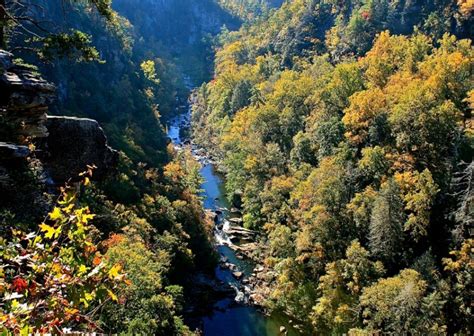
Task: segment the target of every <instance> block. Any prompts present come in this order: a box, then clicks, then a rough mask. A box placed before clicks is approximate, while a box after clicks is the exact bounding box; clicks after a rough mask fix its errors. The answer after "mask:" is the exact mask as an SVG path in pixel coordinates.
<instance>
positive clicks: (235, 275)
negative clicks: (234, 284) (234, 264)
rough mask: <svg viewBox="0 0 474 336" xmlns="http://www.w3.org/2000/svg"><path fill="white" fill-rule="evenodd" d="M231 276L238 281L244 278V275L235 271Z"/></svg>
mask: <svg viewBox="0 0 474 336" xmlns="http://www.w3.org/2000/svg"><path fill="white" fill-rule="evenodd" d="M232 275H233V276H234V278H236V279H237V280H240V279H242V277H243V276H244V273H242V272H239V271H236V272H233V273H232Z"/></svg>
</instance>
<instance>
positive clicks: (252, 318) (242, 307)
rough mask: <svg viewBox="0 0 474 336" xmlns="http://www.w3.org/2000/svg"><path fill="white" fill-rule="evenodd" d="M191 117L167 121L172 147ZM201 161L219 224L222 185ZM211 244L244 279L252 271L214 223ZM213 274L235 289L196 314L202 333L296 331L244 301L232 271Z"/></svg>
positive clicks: (207, 203)
mask: <svg viewBox="0 0 474 336" xmlns="http://www.w3.org/2000/svg"><path fill="white" fill-rule="evenodd" d="M190 118H191V111H190V107H189V106H188V107H187V108H186V110H185V112H183V113H181V114H179V115H178V116H176V117H175V118H173V119H171V120H170V121H169V122H168V125H167V129H168V136H169V138H170V139H171V140H172V141H173V143H174V144H175V146H177V147H180V146H183V139H182V132H181V131H182V128H183V127H188V126H189V122H190ZM200 161H201V171H200V172H201V175H202V177H203V179H204V182H203V184H202V186H201V189H202V190H203V192H202V198H203V205H204V208H205V209H207V210H211V211H214V212H215V211H221V212H222V214H220V215H219V222H220V223H227V225H228V221H227V219H228V218H229V217H230V216H231V214H230V213H229V211H228V209H230V204H229V203H228V201H227V199H226V197H225V192H224V189H223V187H224V185H223V178H222V177H221V176H220V175H219V174H218V173H217V172H216V170H215V167H214V166H213V165H212V164H211V163H209V162H208V160H205V159H204V160H200ZM214 232H215V237H214V238H215V246H216V249H217V250H218V252H219V254H220V256H221V258H223V259H225V260H226V261H228V262H229V263H232V264H234V265H236V267H237V270H239V271H241V272H243V273H244V278H245V277H246V276H248V275H250V274H251V273H252V271H253V268H254V266H255V265H254V264H253V262H252V261H250V260H245V259H243V260H242V259H239V258H237V256H236V254H235V252H234V251H233V250H232V249H230V248H229V247H228V246H226V245H225V242H226V241H227V240H228V238H227V236H226V235H225V233H224V232H223V230H221V229H219V228H218V226H217V225H216V228H215V230H214ZM215 276H216V278H217V279H218V280H221V281H223V282H225V283H227V284H229V285H231V286H232V287H233V288H235V290H236V297H235V298H234V299H232V298H228V299H223V300H220V301H218V302H217V303H216V304H215V306H214V308H213V310H212V312H211V313H210V314H207V315H205V316H201V317H199V319H200V325H201V329H202V332H203V335H205V336H277V335H283V334H284V333H280V327H282V326H284V327H285V329H286V331H287V333H286V335H290V336H296V335H299V333H298V332H297V331H296V330H295V329H294V328H293V327H292V326H291V325H290V323H289V322H290V321H289V320H288V318H287V317H286V316H285V315H283V314H278V313H274V314H272V315H271V316H266V315H265V314H263V313H262V312H261V311H260V310H258V309H257V308H256V307H253V306H249V305H246V304H245V301H246V300H245V297H244V293H243V292H244V290H243V284H242V282H241V281H239V280H236V279H235V278H234V276H233V275H232V271H230V270H229V269H227V268H222V267H221V266H217V267H216V269H215Z"/></svg>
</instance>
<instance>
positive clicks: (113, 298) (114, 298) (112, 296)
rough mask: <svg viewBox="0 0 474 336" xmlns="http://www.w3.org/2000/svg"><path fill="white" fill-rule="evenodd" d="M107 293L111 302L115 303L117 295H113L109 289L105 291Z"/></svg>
mask: <svg viewBox="0 0 474 336" xmlns="http://www.w3.org/2000/svg"><path fill="white" fill-rule="evenodd" d="M107 293H109V296H110V298H111V299H112V300H114V301H117V300H118V299H117V295H115V294H114V293H113V292H112V291H111V290H110V289H107Z"/></svg>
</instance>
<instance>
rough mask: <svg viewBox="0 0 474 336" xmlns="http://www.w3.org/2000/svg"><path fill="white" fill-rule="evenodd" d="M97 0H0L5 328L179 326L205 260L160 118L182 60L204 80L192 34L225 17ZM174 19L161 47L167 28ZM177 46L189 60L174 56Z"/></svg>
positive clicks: (142, 329)
mask: <svg viewBox="0 0 474 336" xmlns="http://www.w3.org/2000/svg"><path fill="white" fill-rule="evenodd" d="M110 4H111V3H110V2H109V1H95V0H94V1H87V2H79V3H76V2H73V3H71V2H68V1H65V2H63V1H53V0H51V1H49V0H48V1H47V0H38V1H35V2H33V3H31V2H29V1H25V2H23V1H13V2H7V3H5V2H0V5H1V6H5V7H1V8H0V32H1V36H0V37H1V45H2V48H4V49H6V50H7V51H11V52H12V53H13V54H8V53H7V52H5V51H3V50H2V51H1V53H0V56H1V62H0V65H1V66H0V75H1V78H0V87H1V90H0V116H1V118H0V134H1V136H2V138H1V139H0V141H2V142H0V181H1V182H0V187H1V188H0V191H1V197H0V221H1V223H2V228H1V230H0V234H1V235H0V241H1V242H2V243H1V248H0V257H1V259H2V264H1V268H0V294H1V295H2V304H1V305H0V329H1V330H2V332H6V333H7V334H9V333H10V332H11V333H19V332H20V331H21V332H22V333H25V334H28V333H50V332H53V333H59V332H64V331H71V330H72V331H88V332H90V331H101V332H106V333H119V332H122V333H126V334H141V333H143V334H157V335H178V334H179V335H183V334H191V333H192V332H191V331H190V329H189V328H188V327H187V326H186V325H185V324H184V322H183V319H182V317H181V316H182V314H183V310H184V307H185V304H186V300H187V299H185V295H187V294H186V291H187V289H188V288H191V287H188V286H189V285H190V284H191V282H192V278H193V275H194V274H195V273H204V274H206V273H211V272H212V271H213V267H214V264H215V262H216V258H215V252H214V251H213V249H212V248H211V242H210V230H211V227H210V226H209V222H208V221H207V219H206V217H205V214H204V212H203V209H202V206H201V200H200V198H199V196H198V194H199V187H200V184H201V177H200V176H199V165H198V164H197V163H196V162H195V161H194V159H192V157H191V155H190V154H189V153H188V152H180V153H177V152H176V151H175V150H174V149H173V147H172V146H168V139H167V137H166V133H165V130H164V127H163V126H162V118H161V116H162V115H164V116H165V117H171V116H173V115H175V114H176V113H177V111H178V107H179V106H181V105H182V104H183V102H184V101H186V99H187V96H186V95H187V91H186V88H185V87H184V73H183V71H184V70H183V69H182V68H183V67H184V65H186V66H190V67H194V68H195V69H196V71H195V72H194V73H190V74H189V76H190V77H193V76H194V77H193V78H192V80H196V81H200V80H201V81H202V80H204V79H205V78H207V76H209V69H210V62H209V60H208V59H207V58H208V57H209V55H210V52H211V50H210V47H209V45H208V43H209V42H205V41H202V39H203V38H204V37H205V35H206V34H216V33H218V32H219V30H220V27H221V25H223V24H224V23H225V22H231V23H230V24H229V25H232V22H237V20H236V19H233V18H232V17H231V16H230V15H229V14H227V13H226V12H224V11H223V10H222V9H220V8H219V7H217V5H215V4H214V3H212V2H210V1H209V2H203V3H202V4H201V5H202V6H191V7H190V8H192V10H191V9H190V13H187V14H186V13H183V12H182V11H181V10H180V8H181V9H183V8H188V7H186V6H185V4H181V3H179V2H176V3H173V5H172V6H169V5H166V4H164V3H161V2H149V3H144V2H143V3H141V2H140V6H142V7H140V6H136V4H135V5H134V7H133V8H134V10H133V11H132V10H130V8H128V9H127V7H126V6H125V5H124V6H122V7H121V4H120V1H118V2H117V7H116V8H117V10H118V11H119V12H116V11H114V9H115V4H114V8H112V7H110ZM152 4H153V6H152ZM122 5H123V4H122ZM3 9H5V12H3V11H2V10H3ZM165 10H170V11H172V12H173V13H181V14H183V17H175V21H170V22H168V23H164V24H163V25H161V26H159V25H157V24H156V22H155V21H146V20H145V19H142V17H140V15H141V14H140V13H142V14H143V13H145V12H146V13H147V15H148V16H146V17H145V18H153V16H154V14H160V15H162V16H161V17H165V16H166V15H169V13H168V14H165ZM147 11H148V12H147ZM120 13H122V14H123V16H121V14H120ZM186 15H187V16H186ZM190 17H191V18H193V20H194V21H190ZM181 21H182V22H186V23H187V24H186V25H180V26H179V27H180V29H182V30H183V35H182V36H178V38H179V39H180V41H181V44H180V45H176V44H175V43H174V42H175V41H173V39H174V36H175V33H176V31H177V29H176V28H175V27H171V25H174V24H176V23H178V22H181ZM150 22H151V23H150ZM234 24H236V23H234ZM147 25H148V26H150V27H148V28H146V27H147ZM146 29H148V31H146ZM186 29H187V30H186ZM184 35H186V36H187V37H189V38H190V39H191V38H193V39H194V40H193V41H191V40H184V39H183V36H184ZM206 43H207V44H206ZM187 48H188V49H192V50H194V51H195V55H196V56H195V58H194V59H193V60H192V61H191V63H189V62H188V60H183V59H179V57H177V55H179V54H180V53H185V52H186V50H188V49H187ZM204 55H206V56H205V57H204ZM13 59H14V61H13ZM41 76H42V77H44V78H46V79H48V80H49V81H50V82H46V81H44V80H43V79H42V78H41ZM54 91H55V93H54ZM48 107H49V111H48ZM45 112H48V113H49V114H55V115H59V116H58V117H51V116H47V115H46V113H45ZM63 115H68V116H78V117H88V118H94V119H96V120H98V121H99V122H100V124H101V125H102V126H103V127H104V131H105V135H104V133H103V132H102V129H100V128H99V126H98V124H97V123H96V122H95V121H94V120H89V119H77V118H75V117H72V118H70V117H63ZM105 136H107V137H108V141H109V144H111V145H112V146H113V147H114V148H115V149H117V150H119V151H120V153H118V152H116V151H113V150H112V149H110V148H109V147H107V143H106V139H105ZM3 141H7V142H3ZM101 160H103V161H101ZM95 166H97V167H95ZM80 172H83V173H81V174H80V176H78V175H77V174H79V173H80ZM182 274H187V275H188V276H186V277H183V276H182ZM202 304H203V305H204V302H202Z"/></svg>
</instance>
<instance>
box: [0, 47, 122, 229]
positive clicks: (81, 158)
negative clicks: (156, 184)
mask: <svg viewBox="0 0 474 336" xmlns="http://www.w3.org/2000/svg"><path fill="white" fill-rule="evenodd" d="M54 99H55V86H54V85H52V84H51V83H49V82H47V81H45V80H44V79H42V78H41V77H40V76H39V74H37V73H36V72H35V71H34V69H32V68H30V67H28V66H20V65H16V64H14V62H13V55H12V54H10V53H8V52H6V51H3V50H0V223H1V222H2V221H4V220H5V218H2V216H5V214H12V215H14V216H15V220H16V221H18V222H20V223H21V222H25V223H35V221H36V220H37V219H39V218H41V217H44V214H45V213H46V212H47V211H48V209H49V208H50V206H51V202H52V201H53V197H51V196H50V195H49V192H51V188H50V186H51V183H53V184H56V185H63V184H64V183H65V182H66V181H69V180H70V179H72V180H73V179H74V178H77V177H78V174H79V173H80V172H82V171H85V170H86V169H87V165H95V166H97V167H98V168H97V170H96V171H95V173H94V178H96V179H98V178H102V177H104V176H105V175H106V173H108V172H109V171H110V169H111V168H112V167H113V166H114V165H115V163H116V161H117V158H118V154H117V152H115V151H114V150H112V149H111V148H110V147H109V146H108V145H107V139H106V137H105V134H104V132H103V130H102V129H101V128H100V126H99V124H98V123H97V122H96V121H95V120H91V119H80V118H71V117H47V114H46V113H47V112H48V105H49V104H51V103H52V102H53V100H54ZM31 143H34V144H36V145H37V146H36V147H37V150H34V146H31V147H30V146H28V145H29V144H31Z"/></svg>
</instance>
